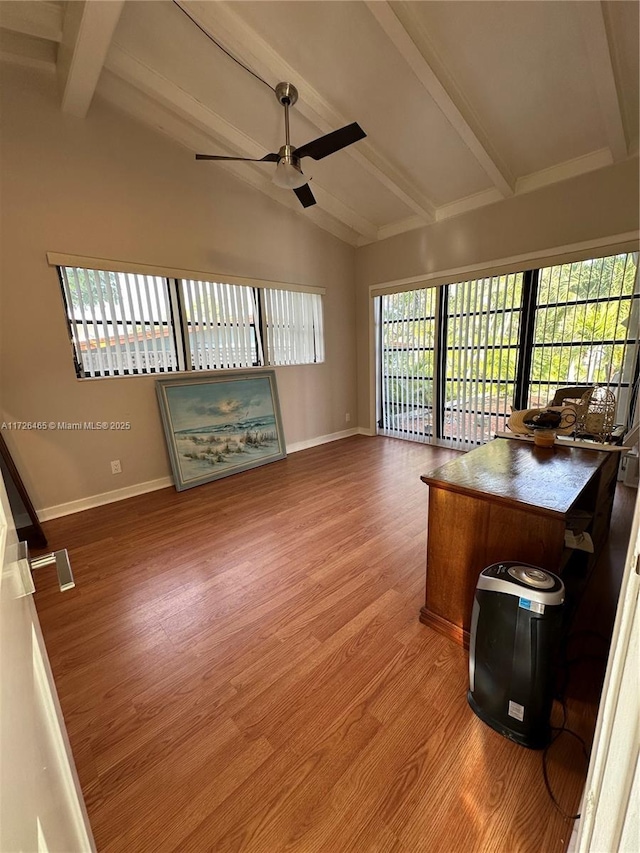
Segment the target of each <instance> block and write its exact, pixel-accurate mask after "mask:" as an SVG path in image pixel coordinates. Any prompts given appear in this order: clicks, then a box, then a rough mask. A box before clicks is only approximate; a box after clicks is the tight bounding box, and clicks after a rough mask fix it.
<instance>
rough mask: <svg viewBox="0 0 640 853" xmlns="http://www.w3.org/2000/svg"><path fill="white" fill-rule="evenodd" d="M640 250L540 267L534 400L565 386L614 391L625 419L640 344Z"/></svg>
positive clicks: (619, 417)
mask: <svg viewBox="0 0 640 853" xmlns="http://www.w3.org/2000/svg"><path fill="white" fill-rule="evenodd" d="M639 302H640V290H639V287H638V256H637V254H633V253H629V254H620V255H613V256H610V257H607V258H596V259H594V260H587V261H580V262H577V263H572V264H561V265H558V266H554V267H546V268H545V269H541V270H540V280H539V285H538V291H537V299H536V316H535V333H534V342H533V356H532V371H531V385H530V397H529V403H530V405H531V406H532V407H537V406H539V405H546V404H547V403H548V401H549V400H550V399H551V398H552V397H553V395H554V393H555V392H556V390H557V389H558V388H561V387H581V386H584V387H592V386H594V385H599V386H602V387H606V388H608V389H609V390H611V391H613V392H614V394H615V395H616V399H617V401H618V412H617V415H616V419H617V421H618V422H622V423H626V422H628V401H629V392H630V387H631V384H632V382H633V373H634V366H635V364H636V359H637V349H638V337H639V334H638V309H639Z"/></svg>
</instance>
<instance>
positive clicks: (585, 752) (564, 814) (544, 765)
mask: <svg viewBox="0 0 640 853" xmlns="http://www.w3.org/2000/svg"><path fill="white" fill-rule="evenodd" d="M561 704H562V725H561V726H560V727H552V729H551V731H552V732H555V734H554V735H553V736H552V738H551V741H550V742H549V743H548V744H547V746H545V748H544V750H543V751H542V776H543V778H544V784H545V788H546V789H547V793H548V794H549V797H550V798H551V802H552V803H553V805H554V806H555V808H556V809H557V810H558V811H559V812H560V814H561V815H562V817H564V818H567V819H568V820H578V818H579V817H580V812H577V813H576V814H569V813H568V812H566V811H565V810H564V809H563V808H562V806H561V805H560V803H559V801H558V799H557V797H556V795H555V794H554V793H553V789H552V787H551V782H550V781H549V771H548V769H547V756H548V754H549V750H550V749H551V747H552V746H553V744H554V743H555V742H556V741H557V740H558V739H559V737H560V736H561V735H562V734H563V733H566V734H568V735H571V736H572V737H574V738H575V739H576V740H578V741H580V743H581V744H582V754H583V755H584V757H585V761H586V762H587V767H588V766H589V757H590V756H589V751H588V749H587V744H586V743H585V742H584V740H583V739H582V738H581V737H580V735H579V734H576V732H574V731H572V730H571V729H568V728H567V725H566V723H567V708H566V705H565V702H564V699H563V700H562V703H561Z"/></svg>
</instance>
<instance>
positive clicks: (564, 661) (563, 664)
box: [542, 629, 609, 820]
mask: <svg viewBox="0 0 640 853" xmlns="http://www.w3.org/2000/svg"><path fill="white" fill-rule="evenodd" d="M582 635H586V636H593V637H596V638H598V639H599V640H602V641H603V642H604V643H607V644H608V643H609V640H608V639H607V638H606V637H605V636H604V635H603V634H600V633H598V632H597V631H592V630H588V629H587V630H581V631H573V632H571V633H569V634H568V635H567V637H566V641H565V643H564V644H563V647H562V654H561V661H560V663H559V669H562V670H563V672H564V676H563V678H562V685H561V687H560V688H559V689H558V691H557V699H558V701H559V702H560V705H561V707H562V722H561V725H560V726H552V728H551V731H552V732H553V733H554V734H552V737H551V740H550V742H549V743H548V744H547V746H546V747H545V748H544V750H543V751H542V776H543V778H544V784H545V787H546V789H547V793H548V794H549V797H550V799H551V802H552V803H553V805H554V806H555V808H556V809H557V810H558V811H559V812H560V814H561V815H562V816H563V817H564V818H567V819H568V820H578V818H579V817H580V813H579V812H578V813H576V814H569V813H568V812H567V811H565V809H563V807H562V806H561V804H560V802H559V801H558V799H557V797H556V795H555V794H554V793H553V789H552V787H551V782H550V781H549V771H548V766H547V759H548V755H549V750H550V749H551V747H552V746H553V744H554V743H555V742H556V741H557V740H558V739H559V738H560V736H561V735H562V734H565V733H566V734H568V735H571V737H573V738H575V739H576V740H577V741H579V742H580V744H581V745H582V754H583V755H584V758H585V761H586V764H587V767H588V766H589V759H590V754H589V750H588V748H587V744H586V743H585V741H584V739H583V738H581V737H580V735H579V734H577V733H576V732H574V731H572V730H571V729H569V728H567V705H566V692H567V688H568V686H569V672H570V669H571V667H572V666H573V665H574V664H576V663H582V662H583V661H586V660H593V661H598V662H600V663H604V664H606V662H607V658H606V656H604V655H592V654H589V655H584V654H583V655H578V656H576V657H573V658H569V657H568V646H569V643H570V641H571V640H572V639H573V638H575V637H578V636H582Z"/></svg>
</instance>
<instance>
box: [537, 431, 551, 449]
mask: <svg viewBox="0 0 640 853" xmlns="http://www.w3.org/2000/svg"><path fill="white" fill-rule="evenodd" d="M533 443H534V444H535V446H536V447H553V445H554V444H555V443H556V431H555V430H554V429H535V430H534V431H533Z"/></svg>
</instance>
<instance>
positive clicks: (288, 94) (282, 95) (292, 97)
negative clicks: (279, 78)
mask: <svg viewBox="0 0 640 853" xmlns="http://www.w3.org/2000/svg"><path fill="white" fill-rule="evenodd" d="M276 98H277V100H278V103H279V104H282V106H283V107H284V106H288V107H292V106H293V105H294V104H295V102H296V101H297V100H298V90H297V89H296V87H295V86H294V85H293V83H278V85H277V86H276Z"/></svg>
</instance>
